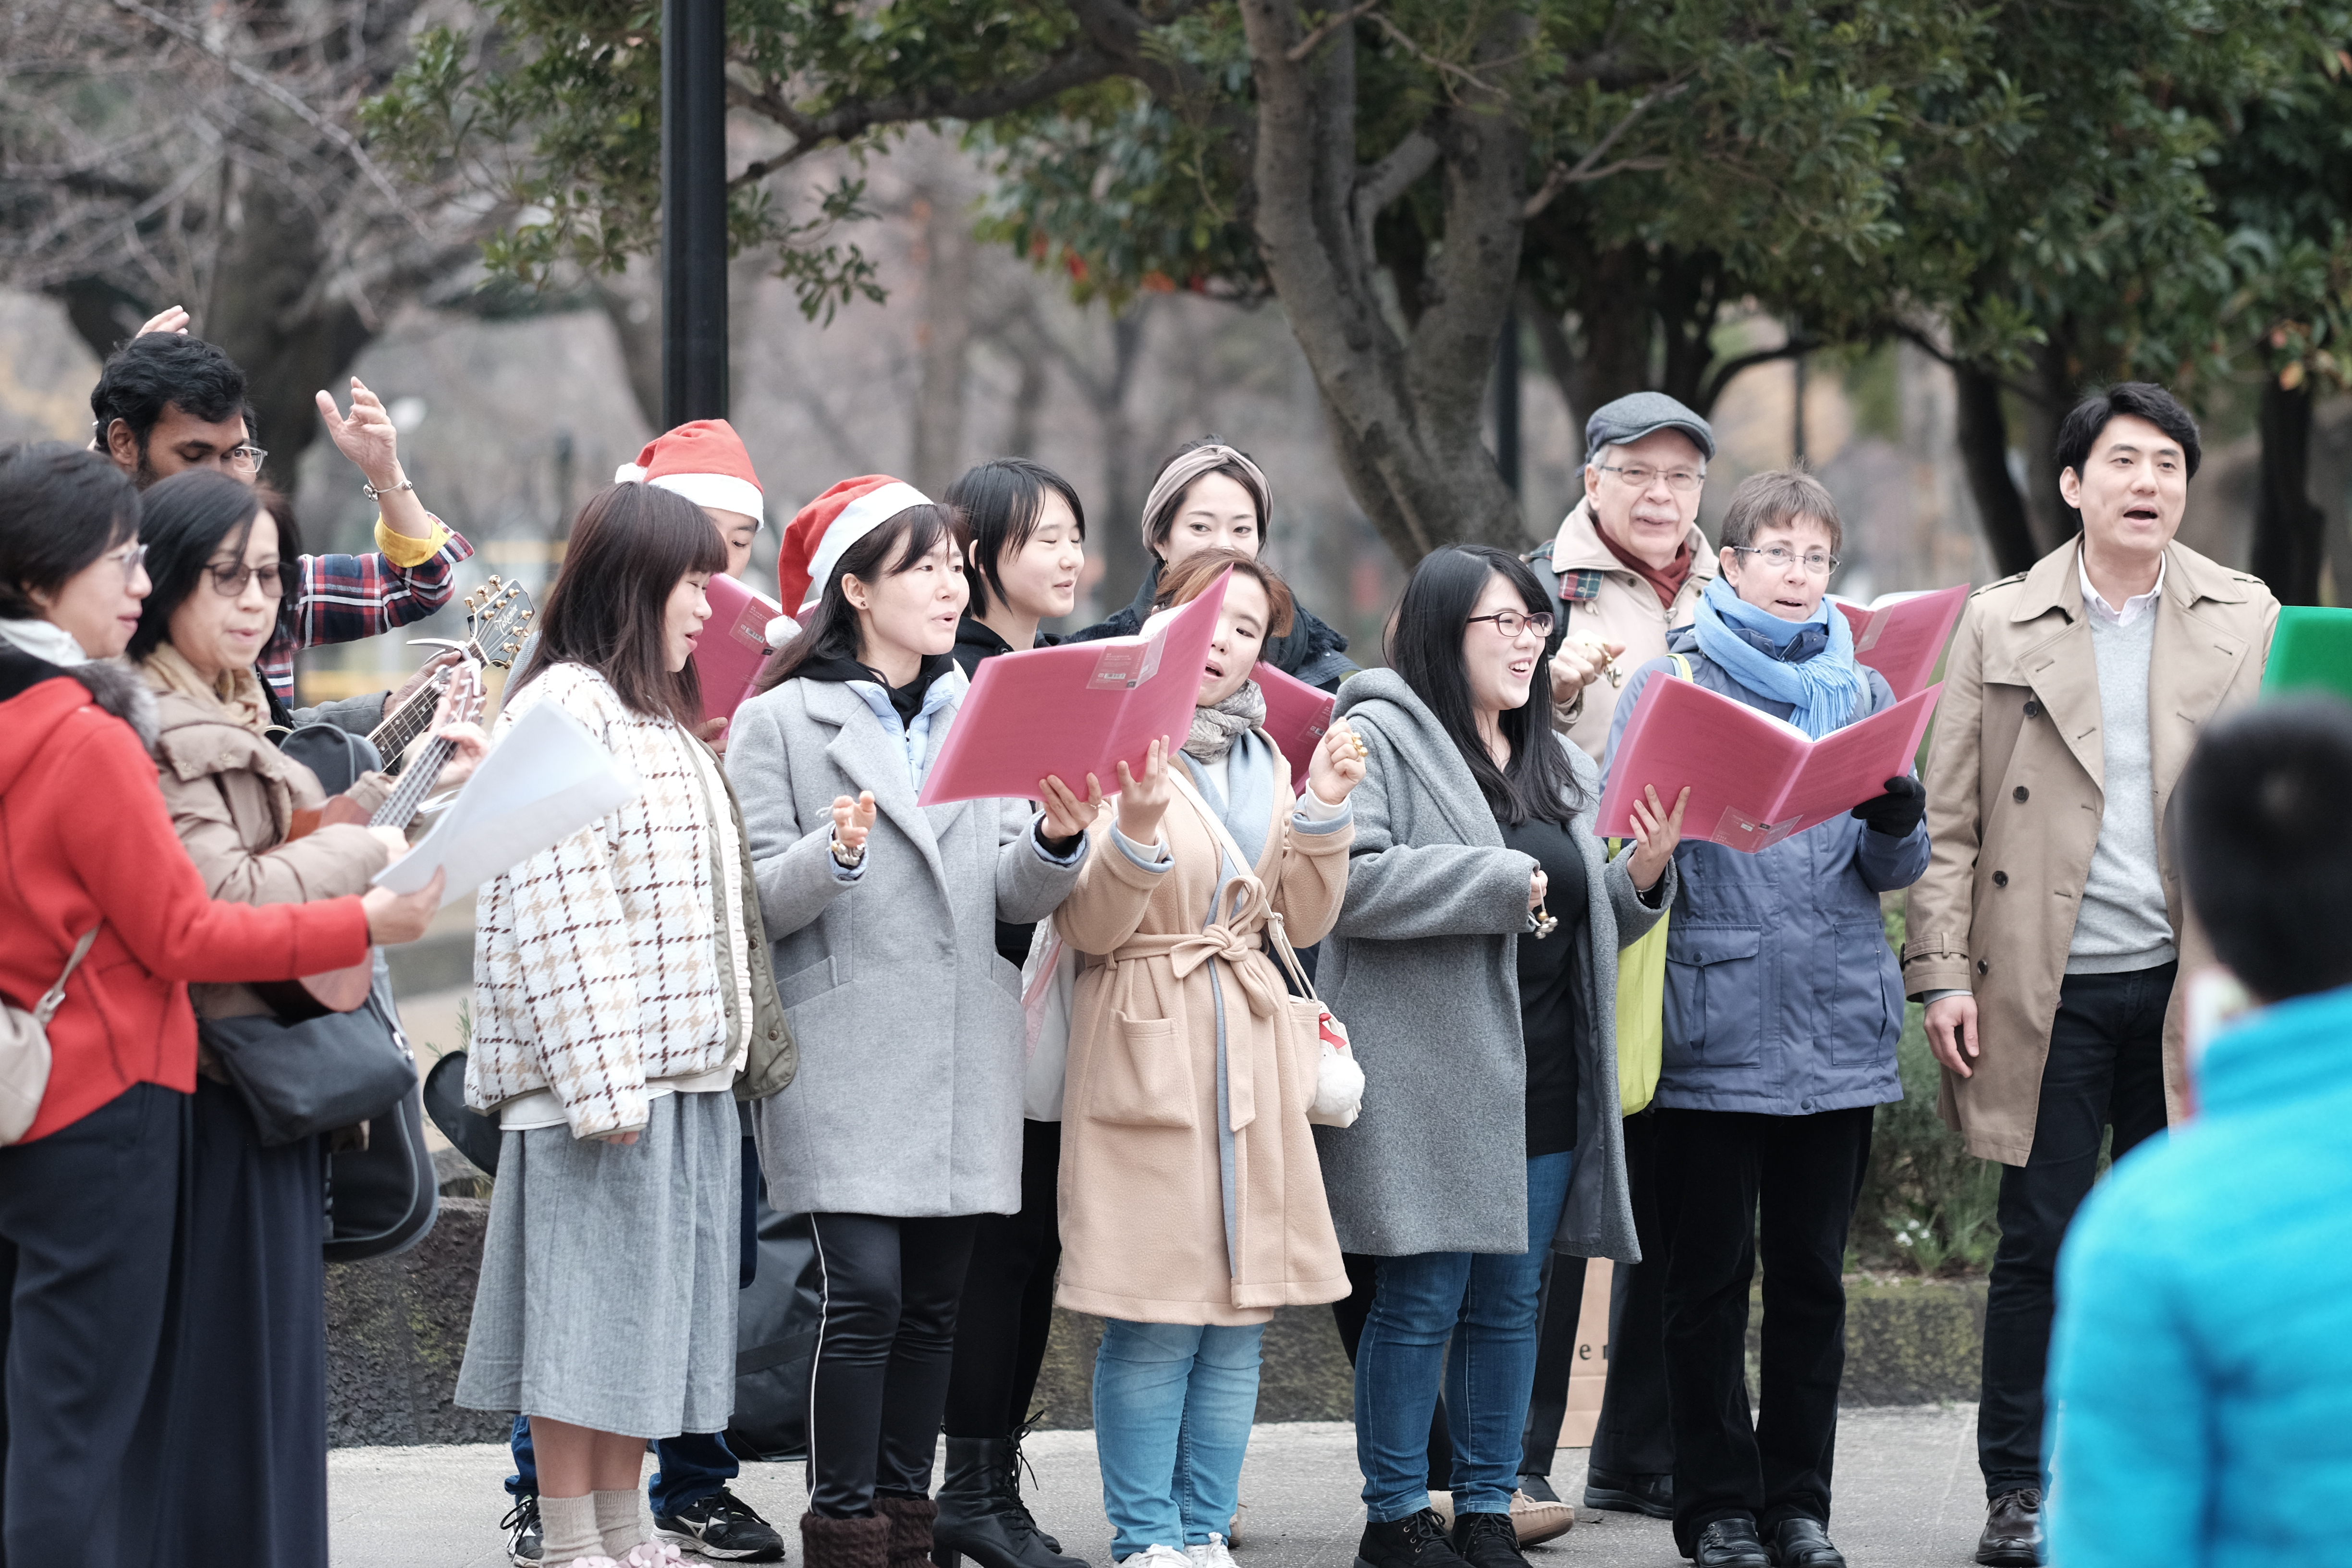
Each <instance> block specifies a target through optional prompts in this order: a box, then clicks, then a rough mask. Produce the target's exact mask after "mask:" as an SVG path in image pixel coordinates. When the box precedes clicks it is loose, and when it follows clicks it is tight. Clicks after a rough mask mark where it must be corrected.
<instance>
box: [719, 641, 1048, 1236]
mask: <svg viewBox="0 0 2352 1568" xmlns="http://www.w3.org/2000/svg"><path fill="white" fill-rule="evenodd" d="M952 679H961V676H960V675H958V676H954V677H952ZM940 720H947V721H949V722H952V714H951V712H948V713H941V714H940V715H938V716H937V717H936V718H935V719H934V720H933V721H932V723H931V729H930V743H929V757H930V758H932V759H936V758H937V757H938V755H939V750H940V744H941V742H944V741H945V740H946V739H947V733H948V728H949V722H940ZM727 772H728V776H729V777H730V778H731V779H732V780H733V781H734V784H735V790H736V793H737V794H738V795H740V797H741V798H742V803H743V822H744V826H745V827H746V828H747V829H748V830H749V832H750V834H751V862H752V869H753V874H754V875H755V877H756V878H757V879H758V881H759V884H760V911H761V914H762V915H763V916H764V917H765V918H766V921H767V924H768V935H769V937H770V939H771V943H772V953H773V957H774V962H775V970H776V989H777V991H778V992H779V993H780V994H781V995H782V999H783V1004H784V1009H785V1016H786V1017H787V1018H789V1019H790V1020H791V1023H792V1028H793V1037H794V1038H795V1039H797V1040H798V1041H799V1043H800V1074H799V1076H798V1077H797V1078H795V1079H793V1082H792V1084H791V1086H790V1087H789V1088H787V1089H784V1090H783V1091H782V1093H779V1094H776V1095H773V1096H771V1097H770V1098H768V1099H766V1100H759V1101H757V1102H755V1103H754V1104H753V1106H752V1108H751V1117H752V1125H753V1128H754V1130H755V1131H756V1132H757V1135H758V1137H759V1143H760V1167H761V1172H762V1173H764V1174H765V1176H766V1177H767V1181H768V1202H769V1203H770V1205H772V1206H773V1207H775V1208H776V1209H778V1210H780V1211H782V1212H784V1213H787V1214H791V1213H804V1214H872V1215H898V1216H900V1217H904V1218H915V1217H925V1216H934V1215H966V1214H1014V1213H1017V1212H1019V1210H1020V1207H1021V1079H1022V1070H1023V1068H1024V1061H1025V1056H1026V1051H1027V1046H1028V1033H1027V1030H1026V1027H1025V1026H1024V1022H1023V1017H1022V1011H1021V973H1020V971H1018V970H1016V969H1015V968H1013V965H1012V964H1010V963H1006V962H1005V961H1004V960H1003V958H1001V957H999V956H997V952H996V921H998V920H1000V919H1002V920H1006V921H1038V920H1043V919H1045V917H1046V916H1048V915H1050V914H1052V913H1053V912H1054V910H1055V908H1056V907H1057V906H1059V905H1060V903H1061V901H1062V900H1063V899H1064V897H1066V895H1067V894H1068V892H1069V890H1070V889H1071V887H1072V886H1073V885H1074V884H1075V883H1076V880H1077V875H1078V866H1079V865H1080V864H1081V863H1082V862H1083V861H1084V858H1085V856H1086V853H1087V851H1086V848H1085V845H1084V843H1083V841H1081V845H1080V847H1079V850H1078V853H1077V855H1076V857H1074V858H1072V860H1071V861H1070V862H1069V863H1068V864H1066V865H1057V864H1055V863H1054V862H1052V861H1050V860H1047V859H1046V858H1045V857H1044V854H1043V852H1042V851H1041V849H1040V847H1039V846H1038V843H1037V839H1036V837H1035V833H1034V822H1035V821H1036V820H1037V818H1036V817H1035V816H1034V815H1033V813H1032V812H1031V810H1030V808H1029V805H1028V803H1027V802H1025V801H1019V800H973V801H961V802H958V803H956V804H954V805H934V806H919V805H916V804H915V784H914V780H913V779H912V777H910V776H909V774H908V767H907V756H906V748H905V742H904V741H903V740H902V739H901V738H900V737H899V736H898V735H896V734H892V733H889V732H888V731H886V730H885V729H884V727H883V722H882V721H881V720H880V719H878V718H877V717H876V716H875V714H874V712H873V710H870V709H868V708H867V707H866V704H865V702H864V701H863V700H860V698H859V697H858V695H857V694H856V692H855V691H852V690H851V689H849V688H848V687H847V686H845V685H844V684H842V683H840V682H838V681H824V680H808V679H795V680H787V681H785V682H784V683H783V684H782V685H781V686H779V687H777V688H775V689H773V690H772V691H768V692H763V693H762V694H761V695H760V696H758V697H755V698H753V699H752V700H750V701H749V702H746V703H744V704H743V706H742V707H741V708H740V709H738V710H736V713H735V721H734V724H733V726H732V728H731V729H730V731H729V736H728V742H727ZM860 790H871V791H873V792H874V804H875V806H876V808H877V813H876V816H875V822H874V828H873V832H872V833H871V834H870V835H869V836H868V837H867V838H866V865H865V869H864V872H863V874H862V875H861V876H860V877H859V878H858V879H857V880H856V881H854V882H844V881H842V880H841V879H839V878H837V877H836V876H835V874H834V861H833V855H832V851H831V849H830V847H829V846H828V840H829V839H830V837H831V835H832V832H833V802H834V799H835V796H838V795H850V796H853V797H854V796H855V795H856V794H857V793H858V792H859V791H860Z"/></svg>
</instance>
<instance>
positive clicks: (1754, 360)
mask: <svg viewBox="0 0 2352 1568" xmlns="http://www.w3.org/2000/svg"><path fill="white" fill-rule="evenodd" d="M1825 346H1826V345H1825V344H1824V343H1823V342H1822V340H1821V339H1819V338H1809V337H1806V336H1805V335H1803V334H1802V333H1799V334H1798V335H1797V336H1795V337H1793V338H1790V340H1789V341H1788V342H1784V343H1782V344H1781V345H1780V347H1779V348H1776V349H1758V350H1756V351H1755V352H1754V353H1744V354H1735V355H1734V356H1733V357H1731V358H1730V359H1727V360H1725V361H1724V362H1723V363H1721V364H1719V365H1717V366H1716V367H1715V374H1713V375H1710V376H1708V377H1707V378H1706V407H1708V408H1712V407H1714V406H1715V400H1716V399H1717V398H1718V397H1721V396H1722V395H1723V389H1724V388H1725V387H1727V386H1729V385H1730V384H1731V381H1732V378H1733V377H1734V376H1736V375H1738V374H1739V373H1740V372H1741V371H1744V370H1753V369H1755V368H1756V367H1757V366H1758V365H1759V364H1770V363H1772V362H1773V361H1774V360H1782V359H1797V358H1800V357H1801V356H1803V355H1805V354H1809V353H1813V352H1814V351H1815V350H1817V349H1820V348H1823V347H1825ZM1702 412H1704V410H1702Z"/></svg>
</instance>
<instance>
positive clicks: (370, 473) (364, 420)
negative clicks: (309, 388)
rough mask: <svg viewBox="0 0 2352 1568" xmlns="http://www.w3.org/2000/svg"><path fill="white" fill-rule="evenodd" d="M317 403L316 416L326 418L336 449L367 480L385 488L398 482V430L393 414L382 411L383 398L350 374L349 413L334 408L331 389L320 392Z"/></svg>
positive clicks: (328, 431) (375, 485) (378, 487)
mask: <svg viewBox="0 0 2352 1568" xmlns="http://www.w3.org/2000/svg"><path fill="white" fill-rule="evenodd" d="M318 404H319V417H320V419H322V420H324V421H325V422H326V426H327V435H328V436H329V437H330V438H331V439H332V440H333V441H334V443H335V449H336V450H337V451H339V452H341V453H342V455H343V456H344V457H346V458H350V459H351V460H352V462H353V463H355V464H357V465H358V466H359V470H360V472H362V473H363V474H365V475H366V476H367V481H368V483H369V484H371V485H373V486H374V487H375V488H376V489H380V490H388V489H392V487H393V486H394V485H396V484H398V483H400V479H401V473H400V432H399V431H398V430H396V429H394V428H393V424H392V416H391V415H389V414H387V413H385V412H384V407H383V399H382V398H380V397H378V396H377V395H375V394H374V393H373V392H370V391H369V390H368V389H367V386H366V384H364V383H362V381H361V380H360V378H359V377H358V376H353V377H352V411H351V414H350V415H349V416H344V415H341V414H338V413H336V412H335V399H334V395H333V394H331V393H326V392H321V393H320V394H319V395H318Z"/></svg>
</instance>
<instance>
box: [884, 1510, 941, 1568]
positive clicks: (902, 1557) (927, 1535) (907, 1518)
mask: <svg viewBox="0 0 2352 1568" xmlns="http://www.w3.org/2000/svg"><path fill="white" fill-rule="evenodd" d="M874 1511H875V1512H876V1513H878V1514H880V1515H881V1516H882V1517H883V1518H884V1519H887V1520H888V1521H890V1564H889V1568H931V1524H932V1522H933V1521H935V1520H937V1519H938V1518H939V1517H940V1505H939V1504H937V1503H935V1502H933V1501H932V1500H930V1499H929V1498H912V1497H877V1498H876V1499H875V1500H874Z"/></svg>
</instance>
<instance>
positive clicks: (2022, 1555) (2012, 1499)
mask: <svg viewBox="0 0 2352 1568" xmlns="http://www.w3.org/2000/svg"><path fill="white" fill-rule="evenodd" d="M1977 1561H1978V1562H1979V1563H1984V1564H1985V1565H1986V1568H2035V1564H2037V1563H2040V1562H2041V1561H2042V1491H2041V1489H2040V1488H2038V1487H2021V1488H2020V1489H2017V1490H2016V1491H2013V1492H2003V1493H2001V1494H2000V1496H1999V1497H1997V1498H1995V1499H1993V1500H1992V1503H1991V1505H1990V1507H1988V1508H1987V1509H1986V1510H1985V1527H1984V1533H1983V1534H1982V1535H1979V1536H1978V1537H1977Z"/></svg>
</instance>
